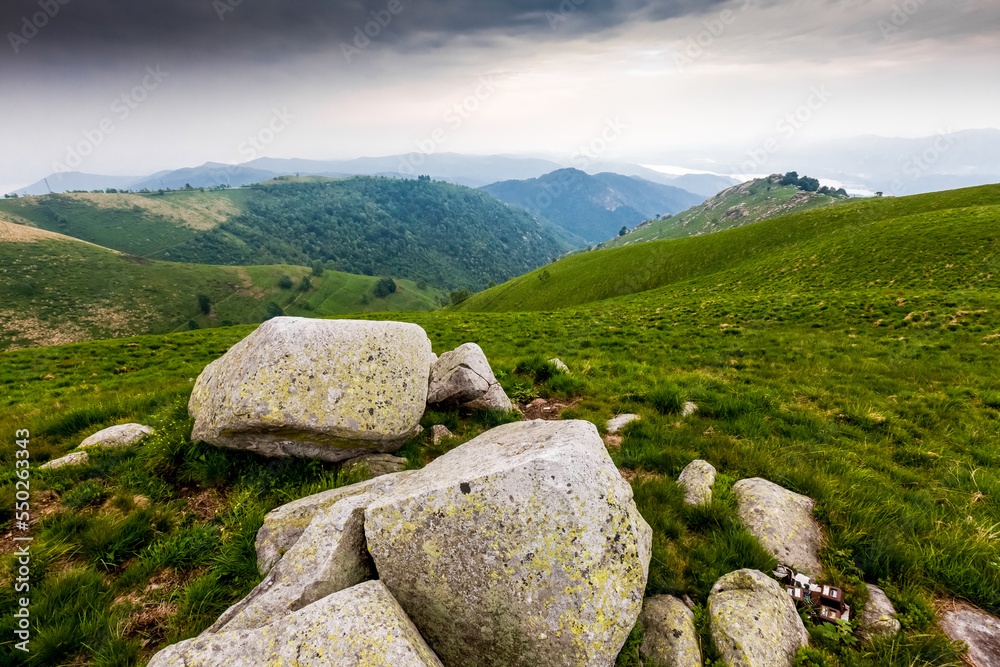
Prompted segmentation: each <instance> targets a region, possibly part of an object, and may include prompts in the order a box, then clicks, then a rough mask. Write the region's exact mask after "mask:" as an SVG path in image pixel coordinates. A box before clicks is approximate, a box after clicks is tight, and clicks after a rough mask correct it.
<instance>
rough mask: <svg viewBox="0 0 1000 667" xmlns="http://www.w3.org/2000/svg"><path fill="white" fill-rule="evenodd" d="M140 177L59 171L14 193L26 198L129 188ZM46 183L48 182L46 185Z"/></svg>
mask: <svg viewBox="0 0 1000 667" xmlns="http://www.w3.org/2000/svg"><path fill="white" fill-rule="evenodd" d="M138 179H139V177H138V176H104V175H100V174H84V173H82V172H79V171H57V172H56V173H54V174H49V175H48V176H47V177H46V178H45V179H43V180H41V181H38V182H37V183H32V184H31V185H28V186H26V187H23V188H20V189H18V190H15V191H14V192H15V193H17V194H18V195H20V196H22V197H24V196H28V195H47V194H49V193H50V192H70V191H73V190H86V191H87V192H90V191H91V190H105V189H107V188H129V187H131V185H132V184H133V183H135V182H136V180H138ZM45 181H48V183H46V182H45Z"/></svg>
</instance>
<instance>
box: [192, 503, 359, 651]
mask: <svg viewBox="0 0 1000 667" xmlns="http://www.w3.org/2000/svg"><path fill="white" fill-rule="evenodd" d="M373 498H374V496H370V495H366V494H362V495H358V496H351V497H349V498H344V499H343V500H341V501H339V502H338V503H336V504H335V505H333V506H332V507H330V508H328V509H325V510H322V511H321V512H320V513H318V514H317V515H316V516H315V517H313V520H312V521H311V522H310V523H309V526H308V527H307V528H306V529H305V532H303V533H302V536H301V537H299V539H298V541H297V542H296V543H295V545H294V546H293V547H292V548H291V549H289V550H288V553H286V554H285V555H284V556H282V558H281V560H279V561H278V563H277V564H276V565H275V566H274V567H273V568H271V571H270V572H268V574H267V577H265V578H264V581H262V582H261V583H260V584H259V585H258V586H257V587H256V588H254V589H253V590H252V591H250V593H249V595H247V596H246V597H245V598H243V599H242V600H240V601H239V602H237V603H236V604H235V605H233V606H232V607H230V608H229V609H228V610H226V612H225V613H224V614H222V616H220V617H219V620H218V621H216V622H215V624H214V625H212V627H210V628H209V629H208V630H207V631H206V632H207V633H209V634H215V633H219V632H229V631H233V630H250V629H253V628H259V627H262V626H265V625H270V624H272V623H274V622H276V621H279V620H280V619H282V618H284V617H285V616H287V615H288V614H290V613H292V612H295V611H298V610H299V609H302V608H303V607H305V606H306V605H309V604H312V603H313V602H316V601H317V600H321V599H323V598H324V597H326V596H327V595H330V594H332V593H336V592H338V591H342V590H344V589H347V588H351V587H352V586H355V585H357V584H360V583H362V582H365V581H370V580H372V579H375V578H376V577H375V569H374V567H373V566H372V562H371V558H370V557H369V555H368V547H367V545H366V544H365V528H364V521H365V508H366V507H367V506H368V503H369V502H371V500H372V499H373Z"/></svg>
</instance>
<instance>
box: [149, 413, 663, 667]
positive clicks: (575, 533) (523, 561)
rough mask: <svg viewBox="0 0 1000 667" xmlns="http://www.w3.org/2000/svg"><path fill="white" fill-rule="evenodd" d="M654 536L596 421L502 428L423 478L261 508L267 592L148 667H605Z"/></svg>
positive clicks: (620, 640)
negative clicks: (283, 666)
mask: <svg viewBox="0 0 1000 667" xmlns="http://www.w3.org/2000/svg"><path fill="white" fill-rule="evenodd" d="M651 538H652V536H651V530H650V528H649V526H648V525H647V524H646V522H645V521H644V520H643V519H642V517H641V516H640V515H639V513H638V511H637V509H636V507H635V503H634V502H633V500H632V491H631V487H630V486H629V485H628V484H627V483H626V482H625V481H624V480H623V479H622V478H621V476H620V475H619V474H618V471H617V469H616V468H615V466H614V463H613V462H612V461H611V458H610V457H609V456H608V454H607V450H606V449H605V448H604V444H603V442H602V441H601V438H600V436H599V435H598V432H597V429H596V428H595V427H594V426H593V425H592V424H590V423H589V422H582V421H549V422H546V421H532V422H516V423H512V424H506V425H504V426H500V427H498V428H496V429H493V430H491V431H488V432H487V433H484V434H483V435H481V436H479V437H478V438H475V439H473V440H472V441H470V442H468V443H465V444H464V445H462V446H460V447H458V448H456V449H454V450H452V451H451V452H449V453H447V454H445V455H444V456H442V457H440V458H438V459H436V460H435V461H433V462H432V463H430V464H429V465H428V466H427V467H425V468H423V469H422V470H418V471H406V472H402V473H396V474H390V475H386V476H383V477H379V478H377V479H373V480H370V481H368V482H363V483H361V484H358V485H354V486H353V487H347V488H342V489H336V490H333V491H327V492H325V493H322V494H317V495H316V496H312V497H309V498H304V499H301V500H298V501H295V502H294V503H291V504H289V505H286V506H284V507H281V508H278V509H277V510H275V511H274V512H272V513H271V514H269V515H268V517H267V518H266V519H265V522H264V526H263V528H262V529H261V531H260V533H259V534H258V539H257V551H258V566H259V567H260V569H261V571H262V572H267V576H266V577H265V579H264V581H263V582H262V583H261V584H260V585H259V586H258V587H257V588H256V589H254V591H253V592H251V593H250V594H249V595H248V596H247V597H246V598H245V599H244V600H242V601H240V602H239V603H237V604H236V605H234V606H233V607H232V608H230V609H229V610H227V611H226V612H225V613H224V614H223V615H222V617H220V618H219V620H218V621H217V622H216V623H215V625H213V626H212V628H210V629H209V630H208V631H206V633H205V634H203V635H202V636H201V637H199V638H197V639H194V640H190V641H188V642H183V643H181V644H178V645H176V646H173V647H170V648H168V649H166V650H165V651H163V652H161V653H160V654H158V655H157V656H156V657H155V658H154V661H153V662H151V663H150V664H151V665H152V666H153V667H164V666H166V665H175V664H176V665H181V664H204V665H222V664H249V665H257V664H261V665H264V664H272V663H273V662H275V661H280V660H283V659H287V656H289V655H291V656H294V655H296V653H295V651H297V650H301V651H303V654H302V655H307V654H308V655H309V656H310V657H311V659H313V660H316V661H317V664H319V661H320V660H328V661H330V662H329V664H335V665H341V664H343V665H368V664H372V665H375V664H378V665H381V664H392V665H397V664H399V665H410V664H419V665H424V664H442V663H443V664H444V665H448V666H449V667H450V666H453V665H454V666H457V665H464V664H468V658H469V656H470V655H475V656H476V657H477V658H476V659H477V661H478V663H477V664H482V665H488V666H492V667H500V666H501V665H502V666H504V667H507V666H518V665H523V666H525V667H527V666H528V665H531V666H553V667H555V666H556V665H587V666H590V665H593V666H601V667H610V665H612V664H613V663H614V660H615V657H616V656H617V654H618V652H619V651H620V650H621V647H622V646H623V644H624V643H625V640H626V638H627V637H628V634H629V632H630V630H631V628H632V626H633V625H634V624H635V621H636V618H637V617H638V615H639V612H640V609H641V606H642V596H643V591H644V589H645V584H646V578H647V576H648V567H649V560H650V550H651ZM375 579H377V580H378V581H377V582H376V581H374V580H375ZM369 626H370V627H369ZM352 633H356V634H352ZM393 651H395V652H396V653H393ZM351 656H355V657H351ZM357 656H364V657H363V659H362V658H357ZM397 656H398V657H397ZM438 659H440V661H441V662H440V663H439V662H437V660H438ZM300 660H301V658H300ZM352 660H353V661H352ZM397 660H398V662H397ZM227 661H228V662H227ZM301 664H304V663H301ZM323 664H327V663H323Z"/></svg>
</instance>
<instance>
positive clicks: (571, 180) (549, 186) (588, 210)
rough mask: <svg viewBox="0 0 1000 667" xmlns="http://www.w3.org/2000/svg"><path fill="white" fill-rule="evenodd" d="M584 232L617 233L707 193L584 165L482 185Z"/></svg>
mask: <svg viewBox="0 0 1000 667" xmlns="http://www.w3.org/2000/svg"><path fill="white" fill-rule="evenodd" d="M482 190H484V191H485V192H488V193H490V194H491V195H493V196H494V197H496V198H497V199H499V200H501V201H505V202H507V203H508V204H513V205H515V206H520V207H521V208H523V209H525V210H527V211H530V212H532V213H534V214H535V215H538V216H540V217H543V218H545V219H546V220H549V221H551V222H553V223H554V224H556V225H559V226H560V227H562V228H563V229H565V230H566V231H567V232H569V233H571V234H573V235H575V236H578V237H581V238H582V239H583V240H584V241H585V242H586V243H589V244H593V243H600V242H601V241H606V240H608V239H610V238H613V237H614V236H615V235H617V234H618V231H619V230H620V229H621V228H622V227H623V226H624V227H628V226H632V225H636V224H638V223H640V222H642V221H643V220H648V219H649V218H651V217H652V216H654V215H662V214H668V213H677V212H678V211H682V210H684V209H685V208H687V207H689V206H694V205H695V204H698V203H700V202H701V201H702V200H703V198H702V197H701V196H699V195H695V194H692V193H690V192H688V191H686V190H681V189H680V188H676V187H673V186H670V185H661V184H659V183H652V182H650V181H646V180H643V179H641V178H637V177H632V176H621V175H619V174H612V173H602V174H597V175H595V176H591V175H589V174H587V173H585V172H582V171H580V170H579V169H560V170H558V171H554V172H552V173H550V174H546V175H545V176H541V177H539V178H533V179H530V180H526V181H503V182H500V183H494V184H492V185H488V186H486V187H484V188H482Z"/></svg>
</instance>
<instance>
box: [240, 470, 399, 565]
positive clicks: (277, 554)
mask: <svg viewBox="0 0 1000 667" xmlns="http://www.w3.org/2000/svg"><path fill="white" fill-rule="evenodd" d="M412 474H414V473H413V472H412V471H408V472H401V473H396V474H392V475H385V476H382V477H378V478H376V479H371V480H368V481H366V482H361V483H360V484H352V485H351V486H342V487H340V488H338V489H331V490H329V491H324V492H322V493H317V494H314V495H311V496H306V497H305V498H299V499H298V500H295V501H293V502H290V503H288V504H287V505H282V506H281V507H278V508H276V509H274V510H271V511H270V512H268V514H267V516H265V517H264V525H263V526H261V529H260V530H259V531H257V541H256V543H255V547H256V550H257V569H258V570H259V571H260V573H261V574H264V575H266V574H267V573H268V572H269V571H270V569H271V568H272V567H273V566H274V564H275V563H277V562H278V559H280V558H281V556H282V554H284V553H285V552H286V551H288V550H289V549H291V548H292V547H293V546H295V543H296V542H298V541H299V538H300V537H301V536H302V533H304V532H305V530H306V528H307V527H308V526H309V524H310V523H312V520H313V517H315V516H316V515H317V514H320V513H322V512H325V511H326V510H328V509H330V508H331V507H333V506H334V505H336V504H337V503H338V502H340V501H341V500H343V499H344V498H350V497H353V496H359V495H362V494H373V495H379V494H382V493H386V492H387V491H388V490H390V489H391V488H392V487H393V486H394V485H395V484H396V483H397V482H398V481H399V480H400V479H401V478H402V477H405V476H407V475H412Z"/></svg>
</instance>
